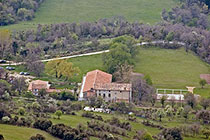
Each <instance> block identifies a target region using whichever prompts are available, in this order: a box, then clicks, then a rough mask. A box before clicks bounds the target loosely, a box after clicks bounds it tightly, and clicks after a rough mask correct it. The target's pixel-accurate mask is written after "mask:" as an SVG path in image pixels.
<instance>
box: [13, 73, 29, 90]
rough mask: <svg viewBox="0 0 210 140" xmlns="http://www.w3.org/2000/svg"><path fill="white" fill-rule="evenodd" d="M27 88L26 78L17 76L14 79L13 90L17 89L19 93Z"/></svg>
mask: <svg viewBox="0 0 210 140" xmlns="http://www.w3.org/2000/svg"><path fill="white" fill-rule="evenodd" d="M26 89H27V86H26V82H25V78H23V77H20V78H15V79H14V80H13V81H12V90H14V91H17V92H18V93H19V94H21V93H22V92H23V91H25V90H26Z"/></svg>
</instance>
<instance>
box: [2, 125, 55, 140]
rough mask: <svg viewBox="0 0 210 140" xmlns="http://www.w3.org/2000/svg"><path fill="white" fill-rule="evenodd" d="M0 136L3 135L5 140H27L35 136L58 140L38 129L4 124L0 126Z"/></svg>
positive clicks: (47, 139)
mask: <svg viewBox="0 0 210 140" xmlns="http://www.w3.org/2000/svg"><path fill="white" fill-rule="evenodd" d="M0 134H3V136H4V138H5V140H29V139H30V137H31V136H35V135H36V134H41V135H43V136H44V137H45V138H46V140H58V139H57V138H54V137H53V136H51V135H49V134H48V133H46V132H44V131H41V130H38V129H33V128H26V127H18V126H12V125H4V124H0Z"/></svg>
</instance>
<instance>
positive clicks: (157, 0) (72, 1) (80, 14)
mask: <svg viewBox="0 0 210 140" xmlns="http://www.w3.org/2000/svg"><path fill="white" fill-rule="evenodd" d="M177 1H178V0H100V1H98V0H46V1H45V2H44V3H43V4H42V5H41V7H40V8H39V9H38V11H37V12H36V14H35V18H34V19H33V20H32V21H26V22H20V23H19V24H15V25H10V26H7V27H4V28H9V29H16V30H20V29H26V28H28V29H30V28H34V27H36V25H37V24H53V23H63V22H66V23H67V22H84V21H96V20H98V19H101V18H110V17H113V16H124V17H125V18H126V19H128V20H129V21H140V22H143V23H150V24H154V23H156V22H158V21H160V20H161V11H162V9H163V8H166V9H167V10H168V9H170V8H172V7H174V6H175V5H176V4H177Z"/></svg>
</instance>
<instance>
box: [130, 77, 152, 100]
mask: <svg viewBox="0 0 210 140" xmlns="http://www.w3.org/2000/svg"><path fill="white" fill-rule="evenodd" d="M131 83H132V91H133V97H132V99H133V101H134V102H135V103H137V104H138V103H140V102H142V101H149V102H150V101H151V99H154V98H151V97H152V96H153V97H155V95H154V94H155V90H154V88H153V87H152V86H150V85H148V84H147V83H146V81H145V80H144V79H143V78H142V76H140V75H135V74H134V75H132V78H131ZM153 101H154V100H153Z"/></svg>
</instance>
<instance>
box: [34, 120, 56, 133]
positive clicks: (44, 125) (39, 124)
mask: <svg viewBox="0 0 210 140" xmlns="http://www.w3.org/2000/svg"><path fill="white" fill-rule="evenodd" d="M51 126H52V122H51V121H49V120H37V121H35V123H34V124H33V127H34V128H37V129H41V130H44V131H47V130H48V128H49V127H51Z"/></svg>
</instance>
